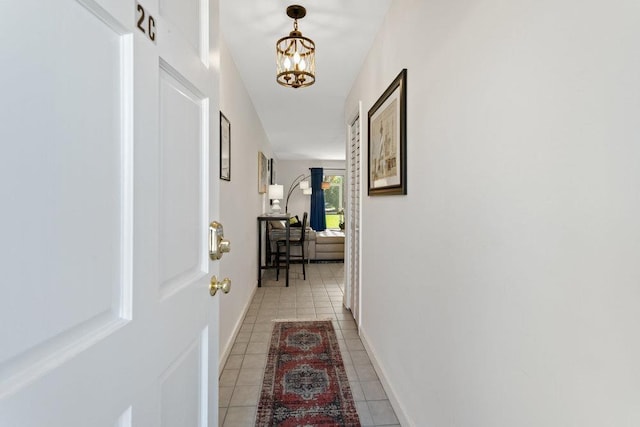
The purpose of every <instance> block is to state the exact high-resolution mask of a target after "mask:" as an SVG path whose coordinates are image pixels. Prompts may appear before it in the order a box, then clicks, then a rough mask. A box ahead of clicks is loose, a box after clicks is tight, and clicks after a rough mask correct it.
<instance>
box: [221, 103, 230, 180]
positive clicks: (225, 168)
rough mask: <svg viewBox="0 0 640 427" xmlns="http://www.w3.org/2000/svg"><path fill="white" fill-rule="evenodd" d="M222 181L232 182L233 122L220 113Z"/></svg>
mask: <svg viewBox="0 0 640 427" xmlns="http://www.w3.org/2000/svg"><path fill="white" fill-rule="evenodd" d="M220 179H223V180H225V181H231V122H229V119H227V118H226V117H225V115H224V114H222V111H220Z"/></svg>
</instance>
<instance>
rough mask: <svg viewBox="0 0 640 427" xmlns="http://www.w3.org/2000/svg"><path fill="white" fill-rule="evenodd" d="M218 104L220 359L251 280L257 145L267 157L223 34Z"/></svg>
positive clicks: (258, 208)
mask: <svg viewBox="0 0 640 427" xmlns="http://www.w3.org/2000/svg"><path fill="white" fill-rule="evenodd" d="M220 57H221V59H220V67H221V72H220V109H221V110H222V112H223V113H224V115H225V117H226V118H227V119H229V121H230V122H231V181H220V221H221V223H222V224H223V226H224V232H225V236H226V237H227V238H228V239H229V240H230V241H231V252H230V253H228V254H225V255H224V257H223V258H222V259H221V260H220V275H221V276H222V277H229V278H230V279H231V281H232V285H231V292H230V293H229V294H227V295H222V297H221V300H220V355H221V359H220V362H221V363H224V361H225V358H226V356H227V355H228V352H229V351H230V348H231V345H232V344H233V339H234V334H235V333H236V332H237V329H238V328H239V326H240V323H241V322H242V317H243V314H244V312H245V310H246V308H247V306H248V304H249V303H250V302H251V298H252V296H253V293H254V291H255V289H256V286H257V273H256V272H257V268H258V264H257V256H256V254H257V251H258V248H257V244H258V240H257V220H256V217H257V216H258V215H260V214H261V213H262V212H264V209H265V206H264V203H265V199H266V198H265V197H264V196H263V195H262V194H258V151H262V152H263V153H264V154H265V155H266V156H267V157H271V145H270V143H269V141H268V139H267V136H266V134H265V132H264V129H263V128H262V123H261V122H260V119H259V118H258V116H257V114H256V112H255V109H254V107H253V104H252V102H251V99H250V98H249V95H248V93H247V91H246V89H245V87H244V84H243V82H242V80H241V79H240V77H239V74H238V72H237V70H236V66H235V63H234V62H233V58H232V57H231V55H230V53H229V51H228V49H227V46H226V44H225V43H224V40H222V43H221V55H220Z"/></svg>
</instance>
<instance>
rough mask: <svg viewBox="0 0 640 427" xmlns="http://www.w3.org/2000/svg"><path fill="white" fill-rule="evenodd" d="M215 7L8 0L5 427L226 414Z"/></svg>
mask: <svg viewBox="0 0 640 427" xmlns="http://www.w3.org/2000/svg"><path fill="white" fill-rule="evenodd" d="M217 8H218V5H217V1H216V0H211V1H209V0H190V1H183V0H144V1H143V0H140V2H139V4H138V3H136V2H135V1H121V0H58V1H50V0H39V1H25V2H21V1H12V2H2V3H1V4H0V24H1V25H2V28H3V34H4V35H5V36H4V37H2V38H1V39H0V52H2V53H1V55H2V73H1V74H0V75H2V78H3V81H4V88H5V90H4V91H3V95H2V100H1V101H0V105H2V110H1V111H2V121H1V122H0V141H1V142H0V144H1V146H0V200H2V205H3V208H2V213H1V214H0V215H1V218H2V221H1V224H2V225H1V227H2V230H3V232H2V244H0V263H1V264H2V279H0V280H1V281H2V290H3V296H2V298H0V339H1V340H2V341H1V342H2V345H1V346H0V425H1V426H16V427H17V426H20V427H31V426H33V427H35V426H38V427H41V426H47V427H56V426H59V427H72V426H81V427H86V426H92V427H94V426H109V427H114V426H117V427H125V426H132V425H135V426H154V427H155V426H176V427H178V426H179V427H184V426H213V425H216V424H217V406H218V405H217V369H218V368H217V366H218V363H217V354H218V350H217V346H218V330H217V323H218V322H217V321H218V319H217V317H218V300H219V299H220V296H219V294H218V295H216V297H213V298H212V297H211V296H209V293H208V282H209V276H210V275H211V274H215V273H217V271H216V269H217V266H216V263H215V262H210V261H209V259H208V249H207V225H208V223H209V221H210V220H211V219H213V217H214V215H215V214H216V213H217V194H218V190H217V178H216V179H214V177H217V173H214V168H216V167H217V161H215V160H216V155H217V147H218V141H217V134H218V132H217V123H218V122H217V117H218V98H217V97H218V87H217V86H218V79H219V76H218V71H217V70H216V69H215V68H214V67H211V66H210V65H209V64H208V58H209V51H210V49H209V48H210V46H211V47H215V46H216V44H217V35H215V33H214V32H213V31H210V29H211V28H216V29H217V28H218V25H217V23H216V22H213V23H212V22H211V20H212V19H217V14H218V12H217V10H218V9H217ZM216 31H217V30H216ZM9 35H10V36H9Z"/></svg>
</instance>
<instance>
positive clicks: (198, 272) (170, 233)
mask: <svg viewBox="0 0 640 427" xmlns="http://www.w3.org/2000/svg"><path fill="white" fill-rule="evenodd" d="M170 72H171V73H176V72H175V71H173V70H171V71H170ZM179 80H183V81H184V80H185V79H184V78H180V79H177V78H173V77H172V76H171V74H169V72H168V71H165V70H164V69H162V70H161V72H160V158H161V169H162V171H163V173H162V179H161V181H160V210H159V214H160V232H159V233H160V242H159V243H160V268H161V272H160V280H161V287H162V293H163V294H164V295H166V294H167V293H171V292H172V291H175V290H176V289H178V288H179V287H180V286H183V285H188V284H189V283H190V282H191V281H192V280H194V279H198V278H202V277H205V276H206V274H207V259H206V257H205V255H206V254H205V253H204V252H203V250H202V249H203V247H204V246H205V245H206V235H207V234H206V233H207V229H206V228H205V227H204V226H203V224H207V217H206V216H204V215H203V214H204V213H206V212H208V210H207V206H208V203H209V200H208V194H205V193H204V191H203V187H204V185H203V183H202V182H201V180H202V178H203V177H207V176H208V173H206V172H205V171H207V170H208V158H207V156H205V153H206V146H207V142H208V128H209V126H208V109H207V108H206V105H205V101H204V100H203V99H202V98H203V97H202V95H199V94H195V93H193V92H195V91H194V90H192V89H189V88H187V87H186V86H185V85H184V84H182V83H180V81H179Z"/></svg>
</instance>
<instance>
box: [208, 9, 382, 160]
mask: <svg viewBox="0 0 640 427" xmlns="http://www.w3.org/2000/svg"><path fill="white" fill-rule="evenodd" d="M390 3H391V0H288V1H283V0H220V18H221V19H220V25H221V28H222V34H223V37H224V40H225V42H226V44H227V46H228V47H229V50H230V51H231V54H232V56H233V59H234V61H235V63H236V66H237V67H238V69H239V71H240V75H241V77H242V81H243V82H244V85H245V87H246V88H247V91H248V92H249V95H250V96H251V99H252V101H253V105H254V106H255V108H256V111H257V112H258V115H259V116H260V120H261V121H262V125H263V127H264V129H265V131H266V133H267V137H268V138H269V140H270V141H271V144H272V147H273V151H274V154H275V157H277V158H279V159H283V160H284V159H325V160H340V159H344V158H345V134H346V132H345V130H346V126H345V123H344V114H343V110H344V101H345V98H346V96H347V94H348V91H349V89H350V88H351V86H352V84H353V81H354V80H355V77H356V74H357V72H358V71H359V70H360V67H361V66H362V63H363V61H364V58H365V56H366V55H367V53H368V52H369V49H370V47H371V44H372V43H373V39H374V37H375V35H376V33H377V31H378V29H379V27H380V25H381V23H382V20H383V19H384V15H385V14H386V12H387V10H388V8H389V5H390ZM292 4H299V5H302V6H304V7H305V8H306V9H307V16H306V17H304V18H303V19H300V20H299V21H298V29H299V30H300V31H301V32H302V34H303V35H304V36H305V37H309V38H310V39H312V40H313V41H315V43H316V82H315V84H314V85H312V86H310V87H306V88H299V89H291V88H286V87H284V86H280V85H279V84H278V83H277V82H276V62H275V44H276V41H277V40H278V39H279V38H281V37H284V36H286V35H288V34H289V32H290V31H291V30H292V29H293V20H292V19H291V18H289V17H288V16H287V14H286V8H287V6H289V5H292Z"/></svg>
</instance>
